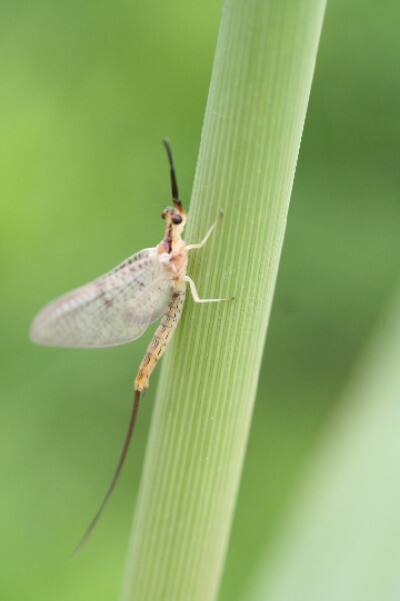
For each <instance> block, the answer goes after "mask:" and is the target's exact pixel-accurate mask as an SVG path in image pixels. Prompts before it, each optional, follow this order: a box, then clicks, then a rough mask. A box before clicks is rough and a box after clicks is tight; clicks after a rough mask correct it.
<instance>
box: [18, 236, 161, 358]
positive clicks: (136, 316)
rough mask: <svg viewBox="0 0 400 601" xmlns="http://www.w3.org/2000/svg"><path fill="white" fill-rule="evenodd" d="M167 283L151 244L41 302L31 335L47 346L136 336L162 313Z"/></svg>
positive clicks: (114, 342) (119, 340)
mask: <svg viewBox="0 0 400 601" xmlns="http://www.w3.org/2000/svg"><path fill="white" fill-rule="evenodd" d="M171 283H172V282H171V277H170V275H169V273H168V272H167V271H166V270H165V267H164V266H163V265H162V264H161V262H160V259H159V254H158V252H157V249H155V248H150V249H146V250H143V251H141V252H140V253H137V254H136V255H133V256H132V257H130V258H129V259H127V260H126V261H124V262H123V263H121V264H120V265H118V266H117V267H115V268H114V269H113V270H112V271H110V272H109V273H107V274H105V275H103V276H101V277H100V278H98V279H96V280H94V281H93V282H90V283H89V284H86V285H85V286H82V287H80V288H77V289H76V290H73V291H72V292H68V293H67V294H65V295H63V296H61V297H60V298H58V299H56V300H54V301H52V302H51V303H49V304H48V305H46V306H45V307H44V308H43V309H42V311H40V313H39V314H38V315H37V316H36V318H35V320H34V322H33V324H32V326H31V331H30V335H31V338H32V340H33V341H34V342H37V343H39V344H44V345H49V346H67V347H82V348H93V347H106V346H113V345H117V344H124V343H125V342H129V341H131V340H134V339H135V338H138V337H139V336H141V335H142V334H143V332H144V331H145V330H146V328H147V327H148V326H149V325H150V324H151V323H153V322H154V321H156V320H157V319H158V318H159V317H160V316H161V315H162V313H163V312H164V310H165V307H166V306H167V304H168V301H169V299H170V296H171Z"/></svg>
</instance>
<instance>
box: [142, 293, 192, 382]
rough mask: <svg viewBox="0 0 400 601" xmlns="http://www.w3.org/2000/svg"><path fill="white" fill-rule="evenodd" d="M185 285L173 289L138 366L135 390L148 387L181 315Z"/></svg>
mask: <svg viewBox="0 0 400 601" xmlns="http://www.w3.org/2000/svg"><path fill="white" fill-rule="evenodd" d="M185 294H186V285H185V283H184V282H182V284H179V285H178V286H177V287H175V288H174V289H173V292H172V295H171V299H170V301H169V303H168V306H167V308H166V310H165V313H164V315H163V317H162V319H161V322H160V325H159V326H158V328H157V330H156V331H155V333H154V336H153V338H152V341H151V342H150V344H149V346H148V348H147V352H146V354H145V356H144V357H143V359H142V362H141V364H140V366H139V371H138V373H137V376H136V379H135V390H143V388H148V387H149V378H150V375H151V372H152V371H153V369H154V368H155V366H156V364H157V361H158V360H159V359H160V357H162V355H163V353H164V351H165V348H166V346H167V344H168V342H169V341H170V340H171V338H172V334H173V333H174V330H175V328H176V326H177V325H178V321H179V319H180V317H181V314H182V309H183V303H184V301H185Z"/></svg>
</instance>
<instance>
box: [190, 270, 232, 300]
mask: <svg viewBox="0 0 400 601" xmlns="http://www.w3.org/2000/svg"><path fill="white" fill-rule="evenodd" d="M182 279H183V280H184V281H185V282H189V286H190V292H191V293H192V297H193V300H194V302H195V303H220V302H222V301H229V300H234V298H233V296H232V297H231V298H200V297H199V294H198V292H197V288H196V284H195V283H194V281H193V280H192V278H190V277H189V276H188V275H185V276H184V277H183V278H182Z"/></svg>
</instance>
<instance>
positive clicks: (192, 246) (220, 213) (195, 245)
mask: <svg viewBox="0 0 400 601" xmlns="http://www.w3.org/2000/svg"><path fill="white" fill-rule="evenodd" d="M223 215H224V212H223V210H222V209H221V210H220V212H219V215H218V217H217V218H216V220H215V221H214V223H213V224H212V226H211V227H210V229H209V230H208V232H207V233H206V235H205V236H204V238H203V240H202V241H201V242H200V243H199V244H189V245H188V246H187V247H186V250H193V249H194V248H201V247H202V246H204V244H205V243H206V242H207V240H208V239H209V237H210V234H211V232H212V231H213V229H214V228H215V226H216V225H217V223H218V221H219V220H220V219H221V217H223ZM222 300H225V299H222Z"/></svg>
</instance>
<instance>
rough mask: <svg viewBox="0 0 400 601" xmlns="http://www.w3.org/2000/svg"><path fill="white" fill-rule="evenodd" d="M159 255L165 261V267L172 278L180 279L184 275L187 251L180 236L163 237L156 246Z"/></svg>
mask: <svg viewBox="0 0 400 601" xmlns="http://www.w3.org/2000/svg"><path fill="white" fill-rule="evenodd" d="M157 250H158V253H159V255H162V260H163V262H165V269H166V270H167V271H169V272H170V273H171V276H172V278H173V279H174V280H180V279H181V278H182V277H183V276H184V275H186V270H187V264H188V252H187V250H186V243H185V242H184V240H182V238H172V239H171V238H167V237H166V238H164V239H163V240H162V241H161V242H160V244H159V245H158V246H157Z"/></svg>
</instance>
